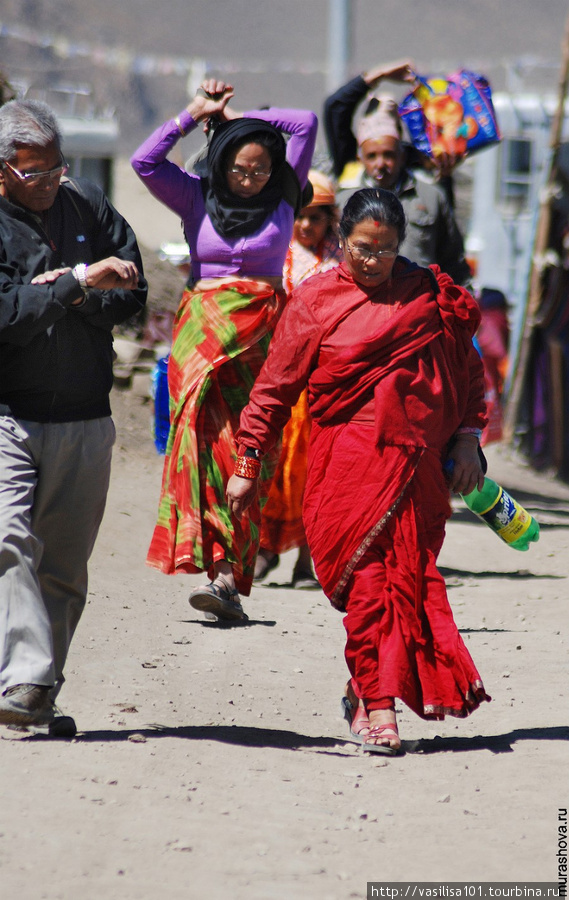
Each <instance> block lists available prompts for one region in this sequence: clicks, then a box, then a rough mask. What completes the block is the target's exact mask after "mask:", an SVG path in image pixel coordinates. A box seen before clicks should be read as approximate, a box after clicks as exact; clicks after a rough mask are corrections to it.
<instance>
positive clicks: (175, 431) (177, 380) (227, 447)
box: [147, 280, 285, 595]
mask: <svg viewBox="0 0 569 900" xmlns="http://www.w3.org/2000/svg"><path fill="white" fill-rule="evenodd" d="M284 299H285V298H284V295H283V294H281V293H278V292H275V291H274V290H272V289H271V288H270V287H269V286H267V285H266V284H263V283H261V282H255V281H239V280H236V281H234V282H230V283H225V284H223V285H221V286H220V287H217V288H214V289H210V290H202V291H198V290H194V291H189V290H187V291H185V292H184V294H183V296H182V300H181V303H180V307H179V309H178V312H177V314H176V319H175V321H174V331H173V339H172V350H171V353H170V359H169V363H168V389H169V393H170V433H169V436H168V444H167V447H166V457H165V460H164V472H163V476H162V489H161V495H160V503H159V508H158V521H157V523H156V527H155V529H154V534H153V537H152V541H151V543H150V549H149V551H148V556H147V563H148V565H150V566H153V567H155V568H157V569H160V571H162V572H165V573H167V574H175V573H178V572H187V573H195V572H201V571H207V573H208V575H209V577H210V578H212V577H213V564H214V562H217V561H219V560H222V559H224V560H227V561H228V562H230V563H231V564H232V566H233V570H234V573H235V583H236V586H237V589H238V591H239V592H240V593H241V594H244V595H248V594H249V593H250V590H251V583H252V579H253V571H254V566H255V558H256V556H257V551H258V547H259V530H260V508H261V506H262V505H263V504H264V501H265V500H266V497H267V494H268V489H269V486H270V481H271V478H272V475H273V473H274V470H275V467H276V464H277V461H278V457H279V449H280V448H279V447H275V448H274V450H273V451H272V453H270V454H268V455H267V456H266V457H265V459H264V461H263V467H262V470H261V476H260V478H259V493H258V499H259V502H258V503H255V504H253V505H252V506H251V507H250V509H249V510H248V511H247V512H246V513H245V514H244V516H243V518H242V519H241V520H239V519H236V518H234V517H233V516H232V515H231V513H230V511H229V508H228V506H227V500H226V496H225V491H226V487H227V482H228V480H229V477H230V476H231V475H232V474H233V469H234V463H235V457H236V444H235V437H234V435H235V432H236V431H237V428H238V426H239V416H240V414H241V411H242V410H243V408H244V407H245V406H246V404H247V402H248V400H249V393H250V391H251V388H252V387H253V384H254V382H255V379H256V377H257V375H258V374H259V372H260V370H261V367H262V365H263V363H264V361H265V359H266V356H267V352H268V348H269V342H270V339H271V336H272V334H273V331H274V329H275V326H276V323H277V320H278V318H279V316H280V314H281V312H282V307H283V304H284Z"/></svg>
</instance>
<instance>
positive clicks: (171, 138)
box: [130, 82, 235, 218]
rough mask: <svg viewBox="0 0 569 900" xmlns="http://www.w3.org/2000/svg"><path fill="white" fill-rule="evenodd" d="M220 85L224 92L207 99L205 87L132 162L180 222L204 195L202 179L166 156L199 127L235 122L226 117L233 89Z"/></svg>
mask: <svg viewBox="0 0 569 900" xmlns="http://www.w3.org/2000/svg"><path fill="white" fill-rule="evenodd" d="M219 84H220V85H222V89H221V90H220V91H219V92H217V93H215V94H214V95H213V96H208V95H206V94H205V92H204V90H203V87H202V88H201V89H200V91H199V92H198V93H197V94H196V96H195V97H194V99H193V100H192V101H191V102H190V103H189V104H188V106H187V107H186V108H185V109H184V110H182V112H181V113H179V115H177V116H175V118H173V119H169V120H168V121H167V122H165V123H164V125H161V126H160V127H159V128H157V129H156V131H153V132H152V134H151V135H150V137H149V138H147V139H146V140H145V141H144V143H142V144H141V145H140V147H139V148H138V150H136V151H135V152H134V153H133V155H132V157H131V160H130V162H131V165H132V167H133V169H134V171H135V172H136V174H137V175H138V177H139V178H140V179H141V181H143V182H144V184H145V185H146V187H147V188H148V190H149V191H150V193H151V194H153V195H154V196H155V197H156V198H157V199H158V200H160V201H161V202H162V203H164V205H165V206H167V207H168V208H169V209H171V210H172V211H173V212H175V213H176V214H177V215H178V216H180V217H181V218H183V217H185V216H187V215H188V212H189V211H191V209H192V206H193V204H194V199H195V197H196V196H198V195H199V193H200V191H201V188H200V183H199V178H198V177H197V176H195V175H190V174H189V173H188V172H186V171H185V170H184V169H181V168H180V166H177V165H176V164H175V163H173V162H170V160H168V159H167V156H168V154H169V153H170V151H171V150H172V148H173V147H174V146H175V145H176V144H177V143H178V141H179V140H180V139H181V138H183V137H185V136H186V135H187V134H189V133H190V132H191V131H193V130H194V129H195V128H196V126H197V125H198V123H202V122H203V123H207V122H208V121H209V119H210V118H212V117H214V116H219V117H220V118H225V117H227V118H232V117H233V116H234V115H235V114H231V115H227V116H225V113H224V111H225V108H226V106H227V103H228V101H229V100H230V99H231V97H233V87H232V86H231V85H229V84H225V82H220V83H219ZM204 85H210V82H204Z"/></svg>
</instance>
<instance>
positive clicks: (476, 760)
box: [0, 394, 569, 900]
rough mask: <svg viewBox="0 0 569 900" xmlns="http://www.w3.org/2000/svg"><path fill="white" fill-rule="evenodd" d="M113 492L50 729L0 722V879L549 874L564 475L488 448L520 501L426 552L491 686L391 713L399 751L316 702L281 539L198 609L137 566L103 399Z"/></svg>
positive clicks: (330, 679) (562, 750)
mask: <svg viewBox="0 0 569 900" xmlns="http://www.w3.org/2000/svg"><path fill="white" fill-rule="evenodd" d="M113 405H114V410H115V418H116V421H117V427H118V441H117V447H116V452H115V458H114V467H113V479H112V487H111V491H110V495H109V502H108V508H107V513H106V516H105V521H104V523H103V527H102V531H101V535H100V538H99V541H98V544H97V547H96V550H95V553H94V557H93V560H92V565H91V581H90V592H89V603H88V606H87V610H86V612H85V615H84V617H83V620H82V622H81V624H80V627H79V630H78V633H77V636H76V638H75V642H74V644H73V647H72V650H71V655H70V659H69V663H68V667H67V684H66V685H65V687H64V689H63V691H62V694H61V698H60V699H61V705H62V706H63V708H64V709H65V711H67V712H69V714H71V715H73V716H74V717H75V718H76V720H77V723H78V727H79V728H80V733H79V734H78V736H77V738H76V739H74V740H72V741H62V740H54V739H49V738H47V737H45V736H42V735H35V736H30V735H22V734H20V733H16V732H12V731H9V730H7V729H0V731H1V734H0V790H1V798H2V800H1V805H0V897H1V898H2V900H4V898H6V900H8V898H19V900H79V898H80V900H101V898H105V900H151V898H158V900H178V898H180V900H194V898H206V897H207V898H208V900H269V898H275V900H289V898H302V900H321V898H326V900H348V898H358V900H359V898H364V897H365V896H366V884H367V882H368V881H402V880H415V881H417V880H418V881H461V882H473V881H520V882H521V881H555V880H556V878H557V860H556V856H555V854H556V851H557V814H558V808H559V807H567V806H568V803H567V800H568V793H569V791H568V788H567V774H566V769H567V741H568V739H569V727H568V726H567V636H568V633H567V574H568V560H569V554H568V543H569V530H568V527H569V487H567V486H565V485H562V484H560V483H558V482H556V481H553V480H551V479H548V478H547V477H545V476H541V475H537V474H535V473H533V472H532V471H531V470H529V469H527V468H524V467H522V466H520V465H519V464H516V463H515V462H514V461H513V460H511V459H509V458H508V456H507V455H506V453H505V451H504V450H503V449H501V448H499V447H492V448H490V449H489V453H488V456H489V460H490V474H492V475H493V476H494V477H495V478H496V480H498V481H501V482H502V483H503V484H505V486H506V487H508V488H509V489H510V490H511V491H512V493H514V494H515V495H516V496H517V497H518V499H520V500H521V502H523V503H524V505H526V506H527V507H528V508H530V509H531V510H532V511H533V512H535V514H536V516H537V518H538V520H539V521H540V523H541V525H542V535H541V540H540V542H539V544H538V545H534V546H533V547H532V548H531V549H530V551H529V552H528V553H519V552H516V551H514V550H511V549H509V548H507V547H506V546H505V545H504V544H502V542H500V541H499V540H498V538H496V536H495V535H494V534H493V533H492V532H490V530H489V529H488V528H487V527H486V526H485V525H484V524H482V523H479V522H478V521H477V520H475V519H474V518H473V516H472V515H471V513H470V512H469V511H468V510H466V509H465V508H464V506H463V505H462V504H460V503H457V509H456V512H455V515H454V516H453V519H452V520H451V522H450V523H449V526H448V537H447V541H446V544H445V547H444V549H443V553H442V556H441V560H440V562H441V566H442V568H443V571H444V574H445V576H446V577H447V581H448V586H449V594H450V599H451V603H452V606H453V609H454V611H455V616H456V619H457V622H458V624H459V627H460V629H461V632H462V634H463V635H464V637H465V639H466V641H467V645H468V647H469V649H470V651H471V653H472V655H473V657H474V660H475V662H476V664H477V666H478V668H479V670H480V672H481V674H482V676H483V678H484V681H485V685H486V688H487V690H488V692H489V693H490V694H491V695H492V697H493V701H492V703H490V704H484V706H483V707H482V708H481V709H480V710H478V711H477V712H476V713H474V715H473V716H472V717H471V718H469V719H467V720H463V721H454V720H452V719H447V720H446V721H445V722H437V723H427V722H423V721H421V720H420V719H418V718H417V717H415V716H413V715H412V714H411V713H409V712H408V711H407V710H405V709H403V710H402V711H401V714H400V731H401V734H402V737H403V739H404V744H405V748H406V750H407V752H406V755H405V756H402V757H400V758H395V759H385V758H381V757H377V758H373V757H372V758H370V757H368V756H364V755H363V753H362V751H361V749H360V748H359V747H358V746H357V745H356V744H354V743H351V742H349V741H348V740H347V730H346V728H345V727H344V722H343V721H342V720H341V718H340V715H339V705H340V697H341V695H342V689H343V685H344V682H345V680H346V669H345V663H344V660H343V639H344V632H343V626H342V618H341V616H340V615H339V614H338V613H337V612H335V611H334V610H333V609H331V607H330V606H329V604H328V602H327V600H326V599H325V597H324V595H323V594H322V593H321V592H319V591H316V592H308V591H305V592H303V591H296V590H293V589H291V588H290V587H287V584H286V583H287V580H288V579H289V578H290V574H291V570H292V564H293V561H294V553H292V554H286V555H285V556H284V557H283V559H282V561H281V565H280V567H279V568H278V569H277V570H275V571H274V572H272V573H271V576H270V577H271V579H273V581H274V583H273V584H270V585H264V586H260V587H255V588H254V589H253V594H252V597H251V598H250V599H249V600H247V601H245V606H246V609H247V611H248V613H249V616H250V621H249V623H248V624H247V625H246V626H240V627H233V628H220V627H218V626H216V625H212V624H211V623H206V622H205V621H204V620H203V619H202V618H201V616H200V615H199V614H198V613H196V612H195V611H194V610H192V609H191V607H190V606H189V605H188V603H187V594H188V591H189V588H190V586H192V585H194V584H196V583H198V581H199V578H197V577H173V578H169V577H166V576H164V575H161V574H160V573H157V572H154V571H153V570H151V569H149V568H147V567H146V566H145V564H144V558H145V552H146V549H147V545H148V541H149V538H150V534H151V530H152V527H153V524H154V516H155V509H156V502H157V497H158V489H159V482H160V474H161V459H160V457H158V456H157V454H156V453H155V451H154V447H153V445H152V443H151V440H150V437H149V429H150V424H149V412H148V410H147V408H145V407H142V406H141V405H140V401H139V400H137V399H136V398H135V397H132V396H131V395H129V394H118V395H116V396H115V397H114V404H113Z"/></svg>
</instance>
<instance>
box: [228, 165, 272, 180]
mask: <svg viewBox="0 0 569 900" xmlns="http://www.w3.org/2000/svg"><path fill="white" fill-rule="evenodd" d="M227 174H228V175H233V177H234V178H236V179H237V181H245V179H246V178H249V179H250V181H267V180H268V179H269V178H270V177H271V172H270V171H268V172H261V171H259V172H246V171H245V169H236V168H234V169H228V170H227Z"/></svg>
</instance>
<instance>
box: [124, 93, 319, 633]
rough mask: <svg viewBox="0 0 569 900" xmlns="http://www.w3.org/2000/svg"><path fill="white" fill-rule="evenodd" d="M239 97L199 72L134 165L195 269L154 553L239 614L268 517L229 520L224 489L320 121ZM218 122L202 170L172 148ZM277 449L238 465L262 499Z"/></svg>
mask: <svg viewBox="0 0 569 900" xmlns="http://www.w3.org/2000/svg"><path fill="white" fill-rule="evenodd" d="M232 96H233V88H232V87H231V85H228V84H225V83H224V82H221V81H216V80H214V79H211V80H208V81H206V82H204V84H203V85H202V91H200V92H198V94H197V95H196V97H195V98H194V99H193V100H192V101H191V103H190V104H189V105H188V106H187V107H186V109H185V110H184V111H183V112H181V113H180V115H179V116H177V117H176V118H175V119H172V120H170V121H169V122H166V123H165V124H164V125H163V126H161V127H160V128H158V129H157V130H156V131H155V132H154V133H153V134H152V135H151V136H150V137H149V138H148V140H146V141H145V142H144V143H143V144H142V146H141V147H140V148H139V149H138V150H137V151H136V153H135V154H134V156H133V157H132V160H131V162H132V165H133V168H134V169H135V171H136V173H137V174H138V176H139V177H140V178H141V179H142V180H143V181H144V183H145V184H146V185H147V187H148V189H149V190H150V191H151V193H153V194H154V196H155V197H157V198H158V199H159V200H161V201H162V203H164V204H166V206H168V207H169V208H170V209H172V210H173V211H174V212H175V213H177V215H179V216H180V218H181V219H182V222H183V226H184V232H185V235H186V239H187V241H188V244H189V247H190V253H191V258H192V276H193V279H194V281H193V285H192V287H191V289H187V290H186V291H185V292H184V294H183V296H182V300H181V303H180V308H179V310H178V313H177V315H176V320H175V322H174V333H173V342H172V350H171V353H170V359H169V364H168V387H169V391H170V434H169V438H168V446H167V449H166V458H165V461H164V475H163V480H162V493H161V498H160V504H159V512H158V522H157V525H156V528H155V531H154V535H153V538H152V542H151V545H150V550H149V553H148V563H149V564H150V565H152V566H155V567H156V568H158V569H160V570H161V571H163V572H167V573H169V574H172V573H176V572H191V573H193V572H200V571H204V570H205V571H207V572H208V576H209V578H210V579H211V581H210V583H209V584H207V585H205V586H203V587H200V588H197V589H195V590H194V591H192V593H191V594H190V603H191V605H192V606H193V607H195V608H196V609H200V610H203V611H205V612H206V614H207V613H209V614H213V615H214V616H216V617H217V618H221V619H228V620H239V619H243V618H244V617H245V613H244V611H243V607H242V605H241V602H240V599H239V593H241V594H245V595H248V594H249V593H250V590H251V583H252V578H253V572H254V566H255V558H256V554H257V550H258V544H259V524H260V513H259V506H258V505H257V506H256V507H255V508H254V509H252V510H251V512H250V515H249V517H248V518H243V519H242V520H239V519H237V518H234V517H233V515H232V512H231V509H230V508H229V506H228V504H227V499H226V496H225V490H226V486H227V481H228V478H229V475H230V474H232V472H233V471H234V466H235V458H236V452H235V440H234V433H235V431H236V430H237V427H238V424H239V415H240V413H241V410H242V409H243V408H244V406H245V405H246V404H247V402H248V398H249V391H250V389H251V387H252V385H253V383H254V381H255V378H256V377H257V375H258V373H259V371H260V369H261V366H262V364H263V362H264V360H265V358H266V355H267V350H268V345H269V341H270V338H271V335H272V333H273V331H274V328H275V326H276V323H277V320H278V318H279V316H280V314H281V312H282V309H283V305H284V302H285V294H284V292H283V289H282V280H281V279H282V271H283V264H284V260H285V255H286V252H287V248H288V245H289V241H290V238H291V235H292V228H293V224H294V216H295V210H294V208H293V207H294V205H295V203H296V200H297V199H299V198H300V190H301V188H303V187H305V185H306V183H307V178H308V170H309V168H310V163H311V160H312V153H313V150H314V144H315V139H316V129H317V119H316V116H315V115H314V113H312V112H308V111H305V110H294V109H267V110H259V111H255V112H250V113H243V114H238V113H236V112H234V111H233V110H231V109H230V108H229V107H228V105H227V103H228V101H229V100H230V99H231V97H232ZM214 120H215V121H216V122H217V123H218V124H216V127H215V130H214V131H213V136H212V138H211V141H210V143H209V147H208V153H207V157H206V159H205V160H204V161H203V162H202V169H201V170H200V174H199V175H198V174H192V173H188V172H186V171H185V170H183V169H181V168H180V167H179V166H177V165H175V164H174V163H172V162H170V161H169V160H168V159H167V158H166V157H167V155H168V153H169V152H170V150H171V149H172V147H173V146H174V145H175V144H176V142H177V141H178V140H179V139H180V138H181V137H184V136H185V135H186V134H188V133H189V132H190V131H192V130H193V129H194V128H196V127H197V125H198V123H212V122H213V121H214ZM283 132H284V133H285V134H287V135H289V136H290V137H289V140H288V142H286V143H285V140H284V138H283V134H282V133H283ZM277 459H278V452H277V453H275V454H273V456H272V458H270V459H267V458H265V459H264V460H263V464H262V466H261V463H260V462H259V461H258V460H257V459H256V457H251V458H249V459H247V460H246V461H245V462H244V463H243V465H244V466H245V467H249V468H250V469H251V471H253V470H254V471H255V472H258V471H259V470H261V481H262V482H263V484H265V485H266V487H265V489H264V491H261V492H260V496H261V498H263V497H266V494H267V492H268V486H269V483H270V479H271V477H272V473H273V470H274V467H275V464H276V461H277ZM261 502H263V499H261Z"/></svg>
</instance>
